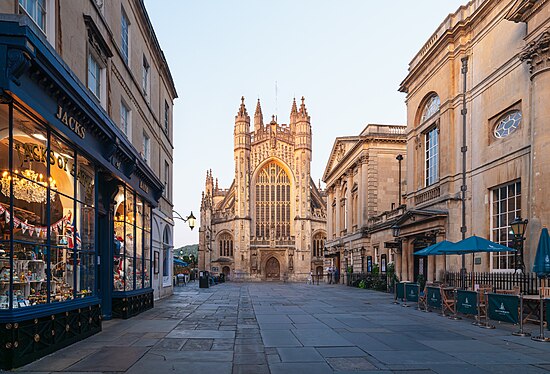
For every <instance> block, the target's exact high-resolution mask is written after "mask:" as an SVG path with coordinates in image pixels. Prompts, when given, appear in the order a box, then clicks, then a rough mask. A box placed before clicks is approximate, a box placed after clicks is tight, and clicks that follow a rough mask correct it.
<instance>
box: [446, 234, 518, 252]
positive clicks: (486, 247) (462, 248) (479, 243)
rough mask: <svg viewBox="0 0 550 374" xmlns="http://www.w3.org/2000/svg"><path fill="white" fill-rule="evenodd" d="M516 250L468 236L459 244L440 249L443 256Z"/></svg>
mask: <svg viewBox="0 0 550 374" xmlns="http://www.w3.org/2000/svg"><path fill="white" fill-rule="evenodd" d="M515 251H516V250H515V249H513V248H510V247H506V246H505V245H502V244H498V243H495V242H492V241H490V240H487V239H485V238H481V237H479V236H475V235H473V236H470V237H469V238H466V239H463V240H461V241H459V242H456V243H454V244H453V245H451V246H447V247H445V248H441V250H440V252H441V254H445V255H461V254H466V253H478V252H515Z"/></svg>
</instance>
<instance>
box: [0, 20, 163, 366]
mask: <svg viewBox="0 0 550 374" xmlns="http://www.w3.org/2000/svg"><path fill="white" fill-rule="evenodd" d="M161 193H162V184H161V182H160V180H159V179H158V178H157V177H156V176H155V175H154V173H153V172H152V170H151V169H150V168H149V167H148V166H147V165H145V164H144V163H143V162H142V161H141V159H140V157H139V154H138V153H137V151H136V150H135V149H134V148H133V147H132V145H131V144H130V143H128V141H127V140H126V139H125V138H124V137H123V136H122V134H121V133H120V131H119V130H118V129H117V127H116V125H115V124H114V123H113V122H112V120H111V119H110V118H109V117H108V115H107V114H106V113H105V111H104V110H103V109H102V108H101V107H100V105H99V103H98V102H96V101H94V100H93V99H92V98H91V97H90V94H89V93H88V91H87V90H86V88H85V87H84V86H83V85H82V84H81V83H80V82H79V81H77V80H76V78H75V77H74V74H73V73H72V72H71V71H70V70H69V68H68V67H67V66H66V65H65V64H64V63H63V61H62V60H61V59H60V57H59V56H57V54H56V53H55V51H54V50H53V49H52V48H51V47H50V46H49V44H48V43H47V42H46V41H44V40H43V39H42V38H40V37H37V36H36V34H35V33H33V32H32V30H30V28H29V27H28V26H25V25H23V24H20V23H19V22H18V18H16V17H14V20H13V22H10V21H3V22H0V233H1V236H0V369H9V368H12V367H17V366H20V365H23V364H25V363H27V362H30V361H32V360H35V359H36V358H38V357H41V356H44V355H46V354H48V353H51V352H53V351H55V350H57V349H59V348H61V347H64V346H67V345H69V344H72V343H73V342H76V341H79V340H81V339H83V338H85V337H87V336H90V335H92V334H94V333H96V332H98V331H100V330H101V321H102V319H103V318H111V317H121V318H127V317H131V316H133V315H135V314H137V313H139V312H141V311H143V310H146V309H148V308H151V307H152V306H153V290H152V288H151V219H152V209H153V208H154V207H155V206H156V204H157V201H158V199H159V197H160V195H161Z"/></svg>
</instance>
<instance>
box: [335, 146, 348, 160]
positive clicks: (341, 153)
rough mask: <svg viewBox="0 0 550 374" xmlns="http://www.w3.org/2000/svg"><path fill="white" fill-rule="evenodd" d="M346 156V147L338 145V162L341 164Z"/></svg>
mask: <svg viewBox="0 0 550 374" xmlns="http://www.w3.org/2000/svg"><path fill="white" fill-rule="evenodd" d="M345 154H346V147H345V146H344V144H342V143H340V144H338V148H337V149H336V161H337V162H340V161H342V159H343V158H344V156H345Z"/></svg>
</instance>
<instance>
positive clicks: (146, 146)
mask: <svg viewBox="0 0 550 374" xmlns="http://www.w3.org/2000/svg"><path fill="white" fill-rule="evenodd" d="M142 156H143V159H144V160H145V162H147V165H149V162H150V158H151V138H149V135H147V133H146V132H145V131H144V132H143V155H142Z"/></svg>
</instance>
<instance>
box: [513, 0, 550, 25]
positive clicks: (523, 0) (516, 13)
mask: <svg viewBox="0 0 550 374" xmlns="http://www.w3.org/2000/svg"><path fill="white" fill-rule="evenodd" d="M547 1H548V0H517V1H516V3H515V4H514V6H512V8H511V9H510V10H509V11H508V13H506V15H505V16H504V18H505V19H507V20H508V21H513V22H516V23H517V22H527V20H528V19H529V18H531V16H533V15H534V14H535V13H537V11H538V10H539V9H540V8H541V7H542V6H543V5H544V4H545V3H546V2H547Z"/></svg>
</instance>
